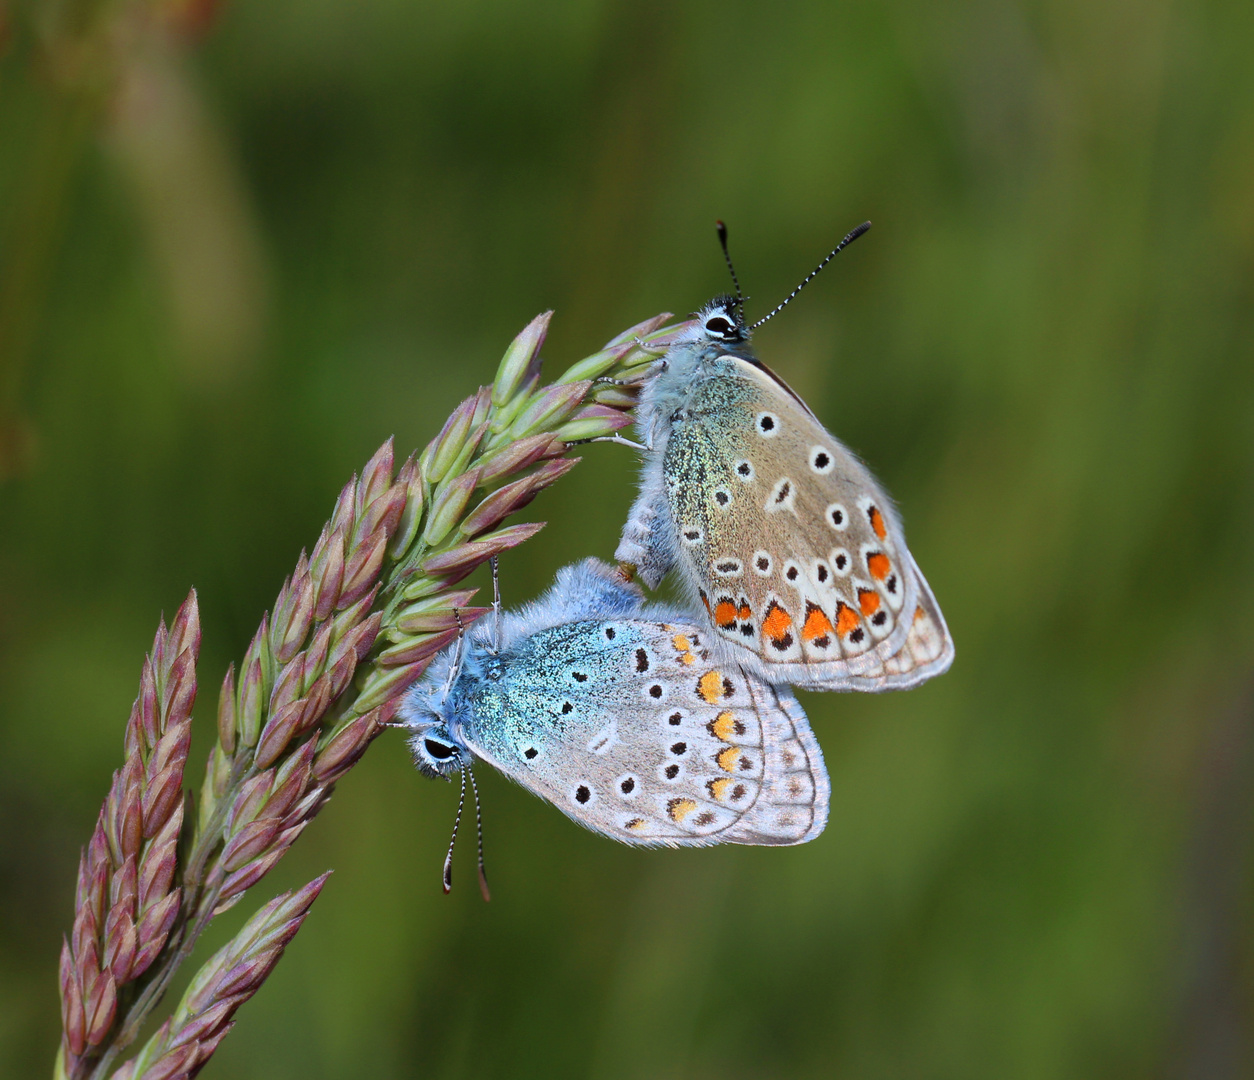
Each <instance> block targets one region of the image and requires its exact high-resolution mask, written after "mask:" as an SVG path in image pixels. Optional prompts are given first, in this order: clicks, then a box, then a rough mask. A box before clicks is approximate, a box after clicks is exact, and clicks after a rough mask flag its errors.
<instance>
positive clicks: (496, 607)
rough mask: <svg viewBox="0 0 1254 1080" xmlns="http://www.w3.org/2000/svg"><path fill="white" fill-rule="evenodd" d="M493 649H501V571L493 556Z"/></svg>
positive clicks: (494, 650) (495, 650) (497, 650)
mask: <svg viewBox="0 0 1254 1080" xmlns="http://www.w3.org/2000/svg"><path fill="white" fill-rule="evenodd" d="M492 623H493V626H492V651H493V652H498V653H499V652H500V651H501V571H500V566H499V564H498V562H497V557H496V556H495V555H493V556H492Z"/></svg>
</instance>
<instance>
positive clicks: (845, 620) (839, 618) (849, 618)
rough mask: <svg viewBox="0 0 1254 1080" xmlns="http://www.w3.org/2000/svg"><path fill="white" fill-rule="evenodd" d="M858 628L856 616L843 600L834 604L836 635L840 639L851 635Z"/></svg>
mask: <svg viewBox="0 0 1254 1080" xmlns="http://www.w3.org/2000/svg"><path fill="white" fill-rule="evenodd" d="M857 628H858V616H857V615H856V614H854V610H853V608H851V607H850V606H849V605H848V604H846V603H845V602H844V601H843V600H838V601H837V602H836V633H838V634H839V635H840V636H841V637H844V636H845V635H846V634H852V633H853V632H854V631H855V630H856V629H857Z"/></svg>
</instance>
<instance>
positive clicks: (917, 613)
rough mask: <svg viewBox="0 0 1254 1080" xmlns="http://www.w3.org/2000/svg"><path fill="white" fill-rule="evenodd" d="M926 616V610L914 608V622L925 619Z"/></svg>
mask: <svg viewBox="0 0 1254 1080" xmlns="http://www.w3.org/2000/svg"><path fill="white" fill-rule="evenodd" d="M926 618H927V612H926V611H924V610H923V609H922V608H921V607H917V608H915V609H914V621H915V622H918V621H919V620H920V619H926Z"/></svg>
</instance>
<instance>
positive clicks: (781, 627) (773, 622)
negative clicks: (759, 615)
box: [762, 601, 792, 641]
mask: <svg viewBox="0 0 1254 1080" xmlns="http://www.w3.org/2000/svg"><path fill="white" fill-rule="evenodd" d="M791 628H792V616H791V615H789V614H788V612H786V611H785V610H784V609H783V608H782V607H780V606H779V605H778V604H776V603H775V602H774V601H772V603H771V606H770V610H768V611H767V613H766V618H765V619H763V620H762V633H764V634H766V635H767V637H772V638H774V639H775V640H776V641H779V640H780V639H781V638H783V637H784V636H785V635H786V634H787V633H788V631H789V630H790V629H791Z"/></svg>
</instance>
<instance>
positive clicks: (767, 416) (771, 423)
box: [753, 412, 779, 439]
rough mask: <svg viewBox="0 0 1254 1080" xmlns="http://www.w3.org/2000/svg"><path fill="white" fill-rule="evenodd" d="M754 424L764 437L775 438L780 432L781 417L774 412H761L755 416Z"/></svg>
mask: <svg viewBox="0 0 1254 1080" xmlns="http://www.w3.org/2000/svg"><path fill="white" fill-rule="evenodd" d="M753 426H754V427H756V428H757V429H758V434H759V435H761V436H762V438H764V439H773V438H774V437H775V436H776V435H778V434H779V417H778V416H776V415H775V414H774V413H769V412H760V413H758V415H757V416H755V417H754V418H753Z"/></svg>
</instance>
